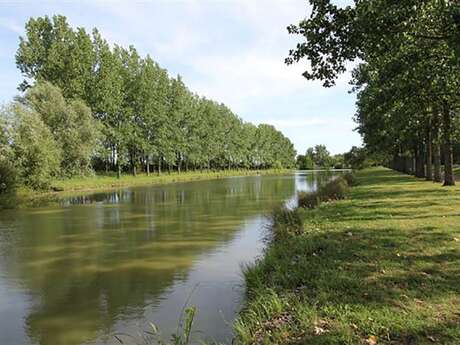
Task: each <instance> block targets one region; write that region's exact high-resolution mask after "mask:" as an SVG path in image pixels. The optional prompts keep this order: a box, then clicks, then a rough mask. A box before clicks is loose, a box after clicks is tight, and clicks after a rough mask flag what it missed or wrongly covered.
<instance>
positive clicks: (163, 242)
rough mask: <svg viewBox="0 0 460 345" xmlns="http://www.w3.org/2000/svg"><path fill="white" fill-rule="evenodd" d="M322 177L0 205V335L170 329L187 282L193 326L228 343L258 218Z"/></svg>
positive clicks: (85, 337)
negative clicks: (32, 205)
mask: <svg viewBox="0 0 460 345" xmlns="http://www.w3.org/2000/svg"><path fill="white" fill-rule="evenodd" d="M323 178H324V179H327V178H328V177H323V174H319V175H312V174H307V175H305V174H297V175H295V176H283V177H244V178H231V179H226V180H218V181H217V180H215V181H201V182H193V183H183V184H175V185H168V186H163V187H146V188H132V189H125V190H117V191H113V192H106V193H96V194H92V195H83V196H76V197H71V198H68V199H66V200H63V201H62V203H61V206H60V207H55V206H54V207H42V208H36V209H27V210H17V211H7V212H4V213H2V214H0V320H1V323H0V344H2V345H3V344H43V345H48V344H50V345H60V344H63V345H64V344H65V345H73V344H83V343H85V344H93V343H95V344H105V343H110V344H112V343H117V342H116V341H115V339H114V338H113V336H112V334H113V333H114V332H116V331H127V332H131V333H133V334H134V333H135V332H136V331H137V330H139V329H142V328H143V327H144V326H145V324H146V322H148V321H155V322H156V323H157V324H159V326H160V327H161V328H162V329H163V331H164V332H165V333H166V334H168V333H169V332H172V331H174V329H175V326H176V323H177V319H178V315H179V314H180V310H181V308H182V306H183V303H184V301H185V300H186V299H187V298H188V296H189V295H190V293H191V291H194V292H193V295H192V296H191V302H190V303H192V304H194V305H197V306H198V309H199V313H198V317H197V322H196V328H197V329H199V330H200V331H202V332H203V333H204V334H207V335H209V336H210V337H211V338H212V339H214V340H217V341H222V342H225V341H226V342H229V340H230V338H231V329H230V327H229V325H228V322H231V320H232V319H233V318H234V316H235V313H236V311H237V310H238V308H239V306H240V302H241V296H242V293H241V291H240V290H239V288H238V286H239V285H240V284H241V277H240V268H239V267H240V264H241V263H242V262H245V261H251V260H253V259H254V257H255V256H256V255H258V254H259V253H260V250H261V242H260V229H261V227H262V226H263V225H264V224H265V218H264V217H263V215H264V214H265V213H267V212H268V211H269V210H270V209H271V208H272V207H274V205H275V204H277V203H279V202H281V201H286V200H288V199H289V198H292V197H293V196H294V195H295V193H296V189H301V190H308V189H313V188H315V186H316V184H317V183H318V181H320V180H321V179H323ZM11 301H15V302H14V303H13V304H12V303H11ZM18 325H19V326H18Z"/></svg>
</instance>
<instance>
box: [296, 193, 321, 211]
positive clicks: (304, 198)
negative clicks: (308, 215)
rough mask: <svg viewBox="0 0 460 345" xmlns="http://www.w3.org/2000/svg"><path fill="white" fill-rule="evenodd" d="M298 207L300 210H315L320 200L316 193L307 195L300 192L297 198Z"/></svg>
mask: <svg viewBox="0 0 460 345" xmlns="http://www.w3.org/2000/svg"><path fill="white" fill-rule="evenodd" d="M297 201H298V206H299V207H302V208H315V207H317V206H318V205H319V204H320V202H321V200H320V198H319V195H318V193H317V192H313V193H307V192H300V193H299V194H298V196H297Z"/></svg>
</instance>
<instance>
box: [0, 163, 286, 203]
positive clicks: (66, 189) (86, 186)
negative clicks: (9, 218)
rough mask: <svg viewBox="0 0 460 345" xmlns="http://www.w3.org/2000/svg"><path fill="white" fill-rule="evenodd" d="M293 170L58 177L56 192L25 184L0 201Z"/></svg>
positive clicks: (54, 197) (29, 200) (35, 199)
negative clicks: (28, 186)
mask: <svg viewBox="0 0 460 345" xmlns="http://www.w3.org/2000/svg"><path fill="white" fill-rule="evenodd" d="M289 173H292V170H289V169H267V170H220V171H203V172H200V171H190V172H182V173H180V174H179V173H177V172H172V173H170V174H168V173H167V172H166V173H163V174H161V175H157V174H155V173H152V174H150V176H147V175H146V174H138V175H137V176H133V175H127V174H126V175H122V176H121V178H119V179H118V178H117V177H116V175H115V174H109V175H104V174H102V175H94V176H88V177H74V178H70V179H63V180H56V181H54V182H53V183H52V189H53V190H54V191H35V190H31V189H28V188H25V187H20V188H18V190H17V192H16V196H15V197H14V198H12V197H11V196H9V198H8V199H7V200H6V201H4V202H3V203H0V209H1V208H2V207H3V208H8V207H22V206H34V205H41V204H43V203H47V202H53V201H55V200H58V199H59V198H61V197H65V196H71V195H75V194H80V193H82V192H91V191H96V190H99V191H101V190H110V189H116V188H123V187H136V186H149V185H162V184H168V183H177V182H188V181H199V180H213V179H221V178H226V177H232V176H253V175H282V174H289Z"/></svg>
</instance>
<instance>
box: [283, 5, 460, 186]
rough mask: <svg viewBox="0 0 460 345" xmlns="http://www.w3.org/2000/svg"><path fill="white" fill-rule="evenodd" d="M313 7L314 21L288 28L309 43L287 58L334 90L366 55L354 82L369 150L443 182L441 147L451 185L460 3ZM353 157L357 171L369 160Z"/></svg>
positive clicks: (459, 62)
mask: <svg viewBox="0 0 460 345" xmlns="http://www.w3.org/2000/svg"><path fill="white" fill-rule="evenodd" d="M310 4H311V5H312V12H311V15H310V16H309V18H306V19H304V20H302V21H301V22H300V23H299V24H298V25H291V26H290V27H289V28H288V30H289V32H290V33H291V34H295V35H300V36H302V37H303V39H304V41H303V42H301V43H299V44H298V45H297V46H296V49H293V50H291V51H290V54H289V57H288V58H287V59H286V62H287V63H288V64H290V63H294V62H299V61H301V60H302V59H304V58H306V59H307V60H308V62H309V67H308V70H307V71H306V72H305V73H304V76H305V77H306V78H307V79H310V80H314V79H319V80H322V81H323V83H324V86H326V87H329V86H332V85H334V83H335V80H336V79H337V77H338V75H339V74H341V73H343V72H345V70H346V66H347V63H349V62H350V61H354V60H356V59H359V64H358V65H357V67H356V68H355V69H354V70H353V79H352V81H351V84H352V85H354V87H353V91H355V92H357V98H358V101H357V112H356V116H355V120H356V122H357V123H358V128H357V129H358V131H359V133H360V134H361V135H362V137H363V141H364V144H365V148H366V149H367V150H368V152H372V153H376V154H379V155H384V156H386V157H388V156H392V157H393V159H390V160H391V161H392V164H391V165H392V167H393V168H395V169H397V170H400V171H404V172H411V173H414V174H415V175H416V176H418V177H426V178H427V179H430V180H431V179H434V180H435V181H438V180H439V179H440V175H441V173H440V163H439V162H440V160H441V158H440V151H439V146H440V145H442V146H443V147H444V150H443V151H444V152H443V154H444V157H443V158H444V159H443V161H444V162H445V174H444V176H445V182H444V183H445V185H452V184H454V183H455V181H454V177H453V163H454V161H453V152H452V151H453V149H452V147H453V144H454V140H458V139H456V137H455V132H456V126H458V124H457V123H456V120H455V119H456V118H458V109H459V105H460V97H459V94H458V85H459V84H460V79H459V76H460V59H459V54H458V52H459V49H458V48H459V45H458V42H459V37H460V34H459V25H458V19H459V15H458V14H459V8H458V7H459V6H458V3H457V2H455V1H438V0H404V1H398V2H395V1H386V0H365V1H354V4H353V5H348V6H344V5H336V4H334V3H333V2H332V1H330V0H310ZM455 42H456V43H455ZM406 158H410V159H411V160H414V159H415V161H416V164H415V165H416V168H415V169H413V168H409V167H408V164H407V160H406ZM352 160H353V161H354V162H353V164H354V165H355V166H357V167H358V168H359V167H364V166H366V164H365V160H364V159H362V158H359V157H354V158H352ZM387 160H388V159H387ZM433 164H434V165H435V172H434V174H433V168H432V165H433ZM425 165H426V170H425Z"/></svg>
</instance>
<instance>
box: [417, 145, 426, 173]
mask: <svg viewBox="0 0 460 345" xmlns="http://www.w3.org/2000/svg"><path fill="white" fill-rule="evenodd" d="M415 176H416V177H419V178H423V177H425V163H424V160H423V152H422V150H421V147H420V145H418V147H417V148H416V149H415Z"/></svg>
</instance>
